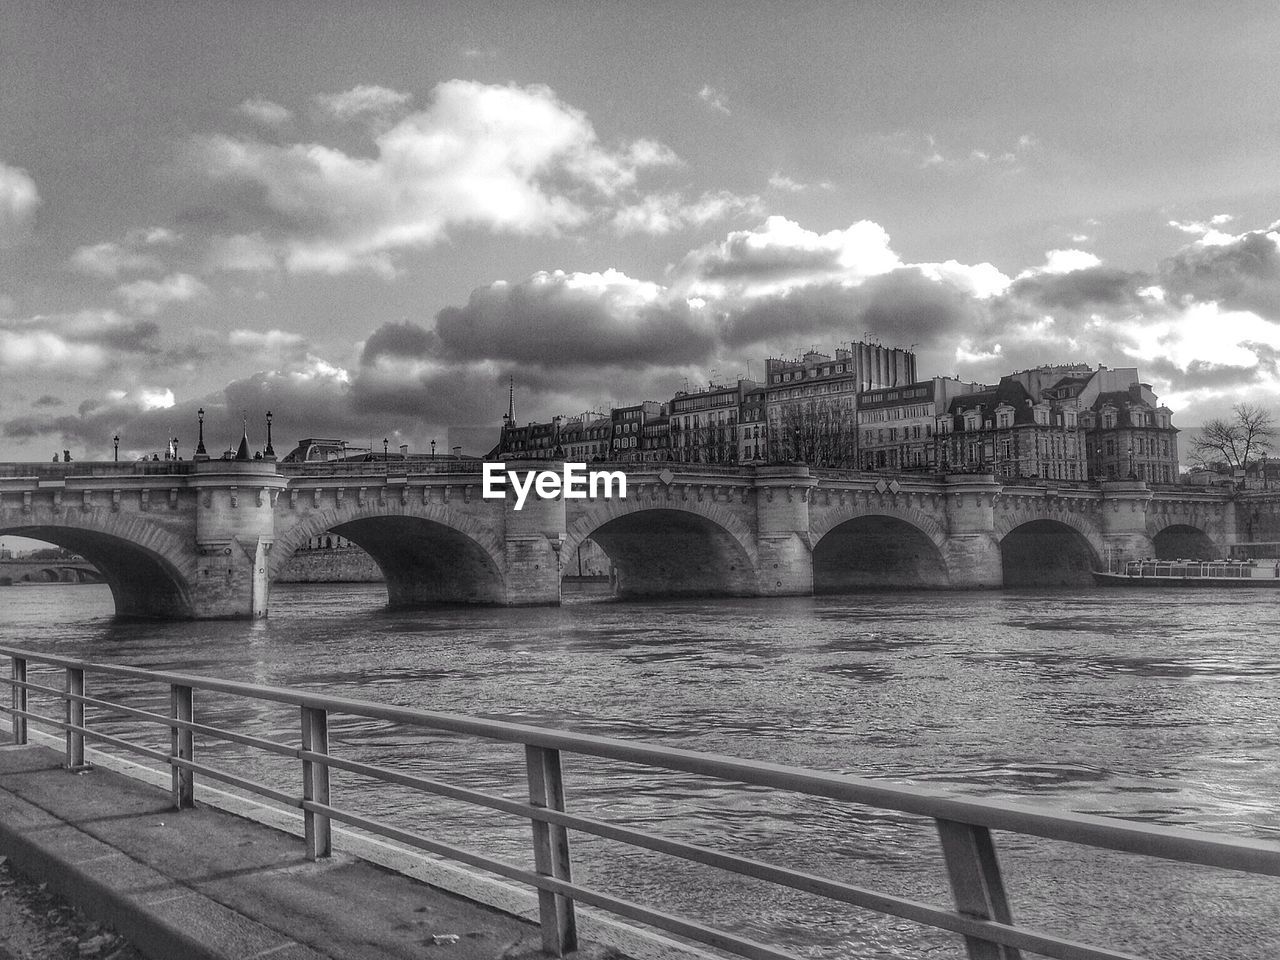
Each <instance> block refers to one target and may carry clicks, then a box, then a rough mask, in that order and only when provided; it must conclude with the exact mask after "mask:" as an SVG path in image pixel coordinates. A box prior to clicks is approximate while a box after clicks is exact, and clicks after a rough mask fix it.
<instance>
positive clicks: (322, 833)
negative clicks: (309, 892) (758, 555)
mask: <svg viewBox="0 0 1280 960" xmlns="http://www.w3.org/2000/svg"><path fill="white" fill-rule="evenodd" d="M0 656H5V657H8V658H9V660H10V661H11V664H12V669H11V673H10V677H9V678H8V683H9V686H10V688H11V691H12V697H11V701H10V704H9V705H8V706H5V705H3V704H0V712H3V713H7V714H8V715H9V716H10V717H11V718H12V728H13V740H14V742H15V743H18V744H22V743H26V742H27V736H28V725H29V724H31V723H41V724H46V725H49V726H52V727H54V728H56V729H60V730H62V731H63V732H64V734H65V739H66V766H67V768H68V769H71V770H78V769H83V768H84V767H85V742H86V740H94V741H100V742H103V743H107V744H110V745H113V746H115V747H117V748H120V749H123V750H126V751H129V752H132V753H135V754H139V755H142V756H144V757H147V758H149V759H151V760H154V761H157V762H159V763H161V764H164V765H167V766H168V767H169V768H170V770H171V774H172V781H171V790H172V795H173V802H174V805H175V806H176V807H178V808H179V809H181V808H189V807H191V806H193V804H194V797H195V790H194V785H195V777H196V776H200V777H206V778H209V779H212V780H217V781H221V782H224V783H227V784H230V785H232V786H234V787H238V788H240V789H243V790H246V791H249V792H251V793H253V794H256V795H258V796H262V797H266V798H268V799H270V800H272V801H275V802H276V803H279V804H282V805H284V806H287V807H292V808H295V809H300V810H301V811H302V812H303V818H304V838H305V846H306V855H307V857H308V858H309V859H312V860H314V859H318V858H323V857H327V856H329V855H330V853H331V851H332V834H331V824H332V822H333V821H338V822H341V823H345V824H349V825H351V826H353V827H356V828H359V829H361V830H365V831H368V832H370V833H372V834H375V835H378V836H381V837H385V838H388V839H391V840H394V841H397V842H399V843H402V844H405V845H407V846H409V847H412V848H415V849H418V850H422V851H426V852H428V853H431V854H435V855H438V856H441V857H444V858H447V859H451V860H455V861H458V862H460V863H463V864H466V865H468V866H471V867H476V868H479V869H481V870H485V871H488V872H490V873H494V874H497V875H498V876H501V877H504V878H506V879H508V880H514V881H518V882H521V883H524V884H528V885H529V886H531V887H533V888H535V889H536V890H537V892H538V901H539V920H540V926H541V936H542V944H543V948H544V949H545V950H547V951H548V952H551V953H554V954H556V955H563V954H564V953H566V952H568V951H571V950H573V949H575V948H576V946H577V924H576V920H575V914H574V906H575V904H576V903H584V904H589V905H591V906H593V907H596V908H599V909H601V910H604V911H607V912H609V913H611V914H614V915H616V916H619V917H623V918H625V919H627V920H631V921H637V922H639V923H641V924H644V925H647V926H649V927H651V928H655V929H657V930H661V931H664V932H667V933H671V934H675V935H677V936H681V937H685V938H688V939H689V940H692V941H696V942H698V943H702V944H707V945H710V946H712V947H715V948H718V949H720V950H723V951H726V952H729V953H732V954H734V955H737V956H742V957H750V958H760V960H783V958H786V960H796V958H795V955H794V954H791V953H787V952H786V951H784V950H781V949H778V948H776V947H772V946H769V945H767V944H763V943H759V942H757V941H754V940H751V939H749V938H747V937H745V936H742V935H740V934H737V933H734V932H732V931H728V930H723V929H718V928H715V927H711V926H707V925H705V924H703V923H701V922H699V921H696V920H691V919H687V918H684V917H679V916H674V915H672V914H669V913H665V912H662V911H660V910H656V909H653V908H650V907H647V906H644V905H641V904H638V903H635V902H633V901H630V900H624V899H620V898H617V897H614V896H611V895H609V894H608V893H605V892H603V891H601V890H598V889H594V888H589V887H585V886H582V885H580V884H578V883H575V882H574V880H573V872H572V859H571V857H570V845H569V831H570V830H573V831H581V832H583V833H586V834H591V835H594V836H597V837H602V838H605V839H608V840H614V841H620V842H622V843H625V844H630V845H632V846H635V847H639V848H642V849H645V850H650V851H657V852H660V853H663V854H668V855H671V856H674V857H678V858H682V859H684V860H686V861H689V862H692V863H698V864H704V865H709V866H712V867H717V868H720V869H723V870H726V871H729V872H731V873H733V874H737V875H740V876H742V877H749V878H754V879H756V880H762V881H765V882H767V883H772V884H776V885H779V886H782V887H786V888H790V889H793V890H798V891H803V892H806V893H810V894H815V895H817V896H819V897H825V898H827V899H829V900H832V901H836V902H838V903H841V904H847V905H852V906H855V907H861V908H865V909H868V910H871V911H876V912H879V913H883V914H887V915H890V916H895V917H900V918H905V919H907V920H911V921H915V922H916V923H919V924H922V925H925V926H929V927H933V928H936V929H938V930H943V931H949V932H951V933H955V934H958V935H960V936H961V937H963V938H964V942H965V945H966V949H967V952H968V956H969V957H970V958H971V960H1020V958H1021V955H1022V954H1021V951H1024V950H1025V951H1029V952H1032V953H1035V954H1038V955H1042V956H1046V957H1054V958H1059V960H1134V957H1133V955H1132V954H1128V953H1122V952H1118V951H1116V950H1112V949H1108V948H1105V947H1097V946H1090V945H1087V944H1084V943H1080V942H1076V941H1073V940H1069V939H1065V938H1063V937H1060V936H1058V935H1056V934H1051V933H1047V932H1043V931H1038V930H1034V929H1031V928H1028V927H1025V926H1022V925H1019V924H1017V923H1015V922H1014V920H1013V915H1012V910H1011V908H1010V903H1009V898H1008V896H1007V894H1006V891H1005V886H1004V880H1003V877H1002V874H1001V870H1000V866H999V861H998V858H997V855H996V848H995V845H994V843H993V841H992V836H991V832H992V831H993V830H1000V831H1007V832H1011V833H1016V834H1022V835H1026V836H1032V837H1039V838H1043V839H1048V840H1055V841H1063V842H1067V843H1072V844H1078V845H1083V846H1088V847H1094V848H1099V849H1104V850H1111V851H1121V852H1125V853H1132V854H1140V855H1145V856H1150V857H1159V858H1164V859H1167V860H1173V861H1180V862H1183V863H1189V864H1201V865H1207V866H1212V867H1219V868H1224V869H1228V870H1234V871H1241V872H1245V873H1252V874H1263V875H1269V876H1273V877H1275V876H1280V844H1275V843H1268V842H1264V841H1250V840H1243V839H1235V838H1228V837H1221V836H1215V835H1210V834H1206V833H1200V832H1195V831H1190V830H1184V829H1179V828H1173V827H1163V826H1153V825H1149V824H1142V823H1133V822H1129V821H1125V820H1117V819H1112V818H1108V817H1100V816H1093V815H1088V814H1077V813H1068V812H1062V811H1055V810H1049V809H1047V808H1035V807H1030V806H1021V805H1017V804H1010V803H1005V802H1001V801H991V800H975V799H967V798H964V797H960V796H957V795H954V794H948V793H944V792H942V791H936V790H927V789H921V788H917V787H908V786H901V785H894V784H889V783H885V782H881V781H875V780H868V779H863V778H858V777H852V776H847V775H843V774H837V773H830V772H824V771H819V770H812V769H805V768H801V767H792V766H786V765H782V764H775V763H764V762H758V761H750V760H741V759H736V758H733V757H728V756H724V755H718V754H710V753H698V752H695V751H691V750H681V749H673V748H669V747H662V746H655V745H650V744H644V743H638V742H632V741H624V740H615V739H609V738H604V737H597V736H591V735H585V734H578V733H572V732H568V731H563V730H556V729H549V728H543V727H535V726H529V725H524V724H517V723H507V722H501V721H496V720H484V719H476V718H470V717H465V716H461V715H457V714H448V713H438V712H433V711H428V710H418V709H411V708H406V707H395V706H388V705H383V704H378V703H372V702H369V701H362V700H353V699H346V698H342V697H330V696H323V695H320V694H316V693H312V692H308V691H304V690H297V689H290V688H281V687H264V686H258V685H253V684H246V683H239V682H234V681H229V680H219V679H216V678H211V677H198V676H192V675H188V674H181V673H169V672H161V671H152V670H143V669H139V668H136V667H125V666H113V665H106V664H99V663H89V662H85V661H81V660H73V659H70V658H67V657H59V656H51V655H46V654H40V653H37V652H32V651H28V650H22V649H16V648H12V647H3V646H0ZM32 664H41V665H44V666H45V667H52V668H55V670H58V671H62V672H63V673H64V677H63V682H62V685H61V686H60V687H59V686H52V685H49V684H47V683H39V682H35V680H33V679H32V677H31V676H30V675H29V673H28V669H29V667H30V666H31V665H32ZM94 674H100V675H103V676H108V677H123V678H130V679H132V680H137V681H143V682H147V683H155V684H164V685H167V686H168V688H169V712H168V715H164V714H161V713H156V712H153V711H148V710H143V709H138V708H137V707H131V706H128V705H126V704H123V703H120V702H116V701H110V700H105V699H100V698H97V697H93V696H91V695H90V694H89V693H88V687H87V685H86V676H88V675H94ZM197 690H199V691H206V692H210V693H218V694H229V695H233V696H238V697H245V698H250V699H252V700H257V701H266V702H270V703H277V704H286V705H292V706H296V707H298V708H299V737H298V741H297V743H296V744H294V743H283V742H280V741H276V740H270V739H266V738H263V737H258V736H254V735H250V734H246V733H241V732H237V731H234V730H229V729H222V728H219V727H217V726H213V725H211V724H206V723H201V722H199V721H198V720H197V719H196V711H195V691H197ZM33 694H35V695H42V696H46V697H51V698H53V699H55V700H56V701H60V703H61V705H62V711H61V713H62V719H61V720H58V719H56V718H54V717H50V716H47V715H44V714H40V713H37V712H35V711H33V710H32V709H31V703H30V698H31V696H32V695H33ZM86 707H94V708H100V709H103V710H107V711H110V712H112V713H113V714H119V715H123V716H126V717H130V718H133V719H136V720H138V721H141V722H144V723H152V724H157V725H159V726H162V727H167V728H168V729H169V732H170V742H169V749H168V750H167V751H164V750H155V749H151V748H148V747H145V746H142V745H139V744H136V743H133V742H131V741H129V740H126V739H124V738H122V737H118V736H114V735H112V734H107V733H104V732H101V731H98V730H95V729H93V728H92V727H90V726H88V725H87V724H86V720H85V708H86ZM335 715H341V716H345V717H354V718H365V719H375V720H384V721H389V722H393V723H399V724H405V725H408V726H411V727H417V728H420V729H423V730H430V731H436V732H445V733H451V734H460V735H466V736H472V737H480V738H486V739H488V740H492V741H501V742H506V743H510V744H515V745H521V746H523V747H524V752H525V765H526V770H527V784H528V796H529V800H528V802H527V803H524V802H520V801H517V800H512V799H510V798H508V797H501V796H496V795H493V794H489V793H484V792H481V791H477V790H472V789H469V788H465V787H461V786H456V785H451V784H448V783H444V782H441V781H438V780H433V779H428V778H426V777H421V776H416V775H413V774H410V773H405V772H402V771H400V770H394V769H390V768H387V767H383V766H377V765H374V764H369V763H363V762H359V761H356V760H351V759H347V758H344V757H341V756H337V755H335V754H334V753H332V752H331V751H330V748H329V723H330V718H331V717H333V716H335ZM197 735H198V736H200V737H201V738H212V739H215V740H221V741H225V742H231V743H235V744H240V745H242V746H247V747H251V748H254V749H258V750H263V751H266V752H267V753H271V754H275V755H278V756H281V757H286V758H290V759H292V760H295V761H298V762H299V763H300V772H301V778H300V783H299V789H298V790H295V791H293V792H286V791H283V790H278V789H275V788H274V787H271V786H268V785H267V784H264V783H261V782H258V781H254V780H250V779H246V778H244V777H241V776H238V775H236V774H234V773H230V772H228V771H226V770H222V769H218V768H215V767H211V766H208V765H206V764H202V763H200V762H199V761H198V760H197V759H196V755H197V749H196V748H197V740H196V737H197ZM562 753H568V754H576V755H580V756H586V757H594V758H604V759H608V760H613V761H620V762H623V763H628V764H637V765H641V766H644V767H648V768H654V769H657V770H664V771H678V772H682V773H692V774H696V775H699V776H703V777H707V778H712V779H716V780H720V781H729V782H734V783H738V784H747V785H752V786H756V787H768V788H773V789H776V790H779V791H788V792H791V793H797V794H802V795H808V796H812V797H822V798H827V799H834V800H837V801H842V802H846V803H849V804H860V805H866V806H871V807H876V808H879V809H882V810H892V811H898V812H900V813H906V814H911V815H915V816H918V817H922V818H927V819H932V820H933V821H934V822H935V824H936V828H937V831H938V837H939V841H940V845H941V851H942V856H943V862H944V864H945V867H946V871H947V874H948V879H949V881H950V887H951V891H952V894H953V897H954V900H955V908H954V909H947V908H944V907H939V906H935V905H932V904H928V903H923V902H919V901H916V900H912V899H908V898H905V897H901V896H897V895H894V894H890V893H885V892H881V891H878V890H873V889H869V888H866V887H861V886H857V885H854V884H850V883H846V882H843V881H840V880H835V879H832V878H829V877H824V876H820V875H817V874H813V873H808V872H803V871H799V870H794V869H790V868H788V867H783V866H778V865H775V864H771V863H766V862H763V861H760V860H756V859H752V858H748V857H743V856H739V855H736V854H732V853H727V852H724V851H722V850H717V849H713V848H710V847H706V846H701V845H697V844H692V843H687V842H683V841H679V840H674V839H670V838H668V837H664V836H662V835H660V834H656V833H652V832H649V831H646V830H640V829H634V828H631V827H627V826H622V825H619V824H616V823H613V822H610V821H607V820H601V819H596V818H593V817H587V816H581V815H577V814H573V813H570V812H568V808H567V795H566V790H565V780H564V777H563V775H562V771H561V763H560V758H561V754H562ZM331 770H340V771H346V772H349V773H353V774H357V775H359V776H361V777H366V778H371V779H373V780H375V781H378V782H382V783H388V784H397V785H400V786H404V787H409V788H411V789H414V790H418V791H421V792H423V793H425V794H429V795H434V796H438V797H445V798H449V799H453V800H460V801H464V802H466V803H471V804H476V805H478V806H481V807H485V808H488V809H491V810H496V811H500V812H504V813H508V814H514V815H516V816H518V817H521V818H524V819H527V820H528V821H529V823H530V825H531V829H532V848H533V861H534V869H533V870H528V869H525V868H522V867H519V866H515V865H513V864H510V863H508V862H505V861H502V860H495V859H492V858H490V857H487V856H484V855H482V854H480V853H477V852H474V851H471V850H466V849H462V848H459V847H455V846H452V845H450V844H447V843H444V842H441V841H439V840H436V839H432V838H429V837H426V836H422V835H421V834H418V833H414V832H411V831H408V830H403V829H400V828H398V827H395V826H393V825H391V824H389V823H386V822H384V821H381V820H377V819H374V818H372V817H369V816H364V815H361V814H360V813H357V812H355V811H354V810H352V809H348V808H344V807H340V806H337V805H336V804H335V803H334V802H333V799H332V797H331V795H330V771H331Z"/></svg>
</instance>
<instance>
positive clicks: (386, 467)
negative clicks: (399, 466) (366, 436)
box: [382, 437, 391, 476]
mask: <svg viewBox="0 0 1280 960" xmlns="http://www.w3.org/2000/svg"><path fill="white" fill-rule="evenodd" d="M388 444H389V441H388V440H387V438H386V437H383V438H382V472H383V474H384V475H387V476H390V474H391V465H390V464H388V463H387V446H388Z"/></svg>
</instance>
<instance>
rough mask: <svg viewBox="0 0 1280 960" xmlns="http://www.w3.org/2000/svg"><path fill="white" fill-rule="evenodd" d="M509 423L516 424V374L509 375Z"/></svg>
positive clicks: (507, 419)
mask: <svg viewBox="0 0 1280 960" xmlns="http://www.w3.org/2000/svg"><path fill="white" fill-rule="evenodd" d="M505 419H506V421H507V425H508V426H511V427H514V426H515V425H516V378H515V376H514V375H511V374H509V375H508V376H507V416H506V418H505Z"/></svg>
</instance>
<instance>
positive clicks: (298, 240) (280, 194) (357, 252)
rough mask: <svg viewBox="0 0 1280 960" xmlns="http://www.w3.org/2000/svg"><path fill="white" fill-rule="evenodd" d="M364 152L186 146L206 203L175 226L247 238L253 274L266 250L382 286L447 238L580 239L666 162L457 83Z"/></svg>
mask: <svg viewBox="0 0 1280 960" xmlns="http://www.w3.org/2000/svg"><path fill="white" fill-rule="evenodd" d="M381 89H382V88H360V87H358V88H356V89H355V90H352V91H348V93H347V94H340V95H335V96H336V99H331V100H329V101H327V102H328V103H329V104H330V105H331V108H332V109H335V110H341V111H348V112H349V111H352V110H357V112H359V111H363V110H364V109H365V108H366V107H368V106H369V105H371V104H375V103H382V104H383V105H385V104H387V103H389V102H390V100H391V99H393V96H392V94H393V92H391V91H383V92H381V93H379V92H378V91H380V90H381ZM398 96H400V95H398V94H395V95H394V97H398ZM370 146H371V151H370V153H369V154H368V155H365V154H352V153H347V152H344V151H343V150H341V149H338V148H335V147H330V146H325V145H322V144H319V143H294V144H287V145H280V144H275V143H268V142H264V141H261V140H257V139H253V138H233V137H229V136H226V135H222V134H212V135H207V136H201V137H198V138H196V139H195V141H194V142H193V143H192V144H191V145H190V151H189V153H190V155H189V157H188V167H189V171H188V172H189V173H190V175H191V176H192V178H193V179H194V181H195V183H194V186H193V189H196V188H198V189H196V192H197V193H199V192H201V191H203V193H204V197H203V200H204V202H197V203H196V204H195V205H193V207H192V208H191V209H189V210H188V211H187V212H186V216H187V217H189V218H190V219H191V220H192V221H193V222H202V223H205V224H206V225H212V226H215V227H216V228H217V232H218V233H219V234H220V235H225V236H240V237H255V238H257V242H256V244H254V245H253V249H252V251H251V252H253V253H254V257H252V258H245V257H242V258H240V259H239V260H238V262H239V263H241V264H245V263H247V262H253V261H256V262H259V263H265V262H266V261H267V259H268V256H269V254H268V252H267V251H268V250H270V251H271V254H274V256H273V257H272V259H273V260H274V259H276V258H278V259H279V261H280V262H281V263H282V264H283V266H284V267H285V268H287V269H289V270H292V271H298V272H320V273H332V274H337V273H345V272H348V271H352V270H373V271H376V272H379V273H382V274H385V275H391V274H393V273H394V271H395V264H394V260H393V257H394V255H395V254H396V253H397V252H399V251H404V250H410V249H415V248H421V247H426V246H429V245H431V244H434V243H437V242H439V241H441V240H442V239H443V238H444V237H445V236H446V234H447V231H448V230H450V229H451V228H457V227H464V226H478V227H484V228H487V229H490V230H494V231H499V232H504V233H514V234H556V233H558V232H560V231H562V230H565V229H567V228H570V227H575V226H579V225H581V224H583V223H585V222H587V221H588V220H590V219H591V218H593V217H594V216H596V215H597V214H598V213H599V211H600V210H601V209H604V210H605V211H606V212H610V213H611V212H612V208H613V207H614V206H617V205H619V204H625V203H627V202H632V201H634V196H630V195H629V194H631V193H633V192H634V188H635V186H636V181H637V177H638V176H639V174H640V172H641V171H642V170H645V169H647V168H651V167H656V166H663V165H670V164H672V163H674V162H676V157H675V155H674V154H673V153H672V152H671V151H670V150H669V149H668V148H666V147H665V146H663V145H661V144H659V143H657V142H655V141H653V140H647V139H640V140H637V141H635V142H633V143H629V144H622V145H619V146H616V147H610V146H606V145H605V144H603V143H601V142H600V140H599V138H598V137H597V135H596V132H595V130H594V128H593V127H592V125H591V122H590V121H589V120H588V119H587V117H586V115H585V114H584V113H582V111H580V110H577V109H576V108H574V107H571V106H569V105H568V104H566V103H564V102H563V101H561V100H560V99H559V98H558V97H557V96H556V95H555V93H554V92H552V91H551V90H550V89H549V88H547V87H543V86H529V87H518V86H493V85H486V84H481V83H475V82H470V81H463V80H451V81H448V82H446V83H442V84H440V85H439V86H437V87H436V88H435V90H434V91H433V94H432V97H431V102H430V104H429V105H428V106H427V107H426V108H425V109H422V110H418V111H414V112H411V113H409V114H407V115H405V116H403V117H401V118H400V119H399V120H398V121H396V122H395V123H394V124H393V125H391V126H389V127H387V128H386V129H383V130H380V131H379V132H378V133H377V134H376V136H374V137H373V138H372V142H371V144H370ZM228 226H230V227H232V229H230V230H228V229H226V228H227V227H228ZM237 228H238V229H237ZM225 259H226V258H225V257H224V260H225Z"/></svg>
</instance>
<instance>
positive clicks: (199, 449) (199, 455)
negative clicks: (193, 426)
mask: <svg viewBox="0 0 1280 960" xmlns="http://www.w3.org/2000/svg"><path fill="white" fill-rule="evenodd" d="M196 420H197V422H198V423H199V424H200V437H199V440H198V442H197V443H196V452H195V455H194V456H193V458H192V459H195V460H208V459H209V453H208V451H207V450H205V448H204V407H201V408H200V409H199V410H197V411H196Z"/></svg>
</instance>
